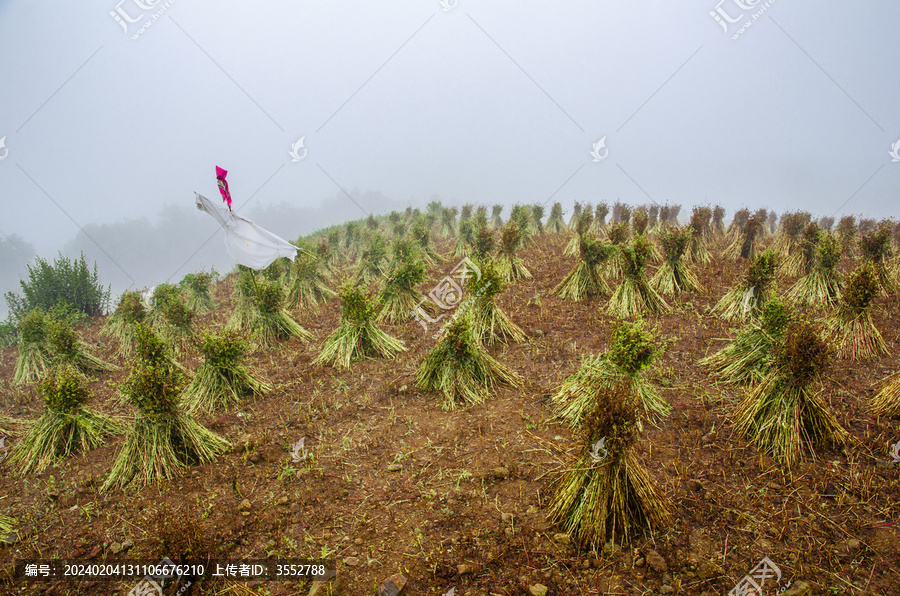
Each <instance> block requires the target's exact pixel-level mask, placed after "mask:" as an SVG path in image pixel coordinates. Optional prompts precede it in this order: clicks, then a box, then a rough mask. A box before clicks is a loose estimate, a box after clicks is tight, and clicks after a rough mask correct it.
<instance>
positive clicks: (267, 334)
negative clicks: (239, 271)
mask: <svg viewBox="0 0 900 596" xmlns="http://www.w3.org/2000/svg"><path fill="white" fill-rule="evenodd" d="M251 284H252V290H253V293H252V294H251V310H250V316H249V320H248V322H247V326H246V328H247V329H248V330H249V331H250V334H251V335H252V337H253V339H254V340H255V341H256V342H257V343H258V344H259V345H261V346H265V347H272V346H275V345H278V342H280V341H285V340H288V339H291V338H295V339H299V340H300V341H302V342H304V343H307V342H309V340H311V339H312V334H311V333H310V332H309V331H307V330H306V329H304V328H303V327H301V326H300V325H299V324H298V323H297V322H296V321H295V320H294V319H293V318H291V315H290V313H288V312H287V311H286V310H285V309H284V308H283V307H282V304H283V303H284V287H283V286H282V285H281V284H280V283H279V282H277V281H270V280H268V279H265V278H260V279H258V280H257V279H255V278H251ZM232 328H234V327H233V326H232Z"/></svg>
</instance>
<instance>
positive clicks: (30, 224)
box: [0, 0, 900, 283]
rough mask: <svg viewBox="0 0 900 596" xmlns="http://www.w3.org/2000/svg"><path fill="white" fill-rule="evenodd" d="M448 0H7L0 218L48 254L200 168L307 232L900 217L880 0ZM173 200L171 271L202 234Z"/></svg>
mask: <svg viewBox="0 0 900 596" xmlns="http://www.w3.org/2000/svg"><path fill="white" fill-rule="evenodd" d="M444 1H445V4H444V5H442V4H441V2H440V1H438V0H434V1H430V0H420V1H417V2H409V1H404V2H400V1H393V2H368V3H364V2H348V1H342V0H341V1H334V0H332V1H329V2H324V1H319V2H313V1H302V2H298V1H297V0H292V1H279V2H266V3H250V2H234V1H227V0H226V1H220V2H197V1H194V2H187V1H185V0H174V1H172V0H169V2H168V3H167V2H166V1H165V0H161V1H159V2H158V3H157V2H156V0H124V1H122V2H119V3H118V4H117V2H116V1H113V0H102V1H101V0H90V1H84V2H77V3H76V2H68V3H61V2H59V3H57V2H53V3H38V2H26V1H24V0H19V1H12V2H10V1H2V2H0V40H2V50H0V80H2V81H3V85H2V89H3V93H2V99H0V101H2V110H0V137H3V136H4V135H5V136H6V140H5V144H6V149H5V150H8V154H7V155H6V157H5V158H4V159H3V160H2V161H0V206H2V209H3V217H2V219H0V222H2V223H0V233H2V234H3V236H11V235H13V234H17V235H18V236H21V237H22V238H24V239H25V240H27V241H28V242H31V243H32V244H33V245H34V246H35V249H36V251H37V252H38V254H42V255H44V256H53V254H54V253H55V251H56V250H58V249H60V248H63V247H64V246H65V245H66V243H71V242H72V241H73V239H74V238H76V236H77V235H78V234H79V233H80V227H81V228H87V229H90V228H89V225H91V224H93V225H95V226H99V225H103V224H111V223H115V222H120V221H122V220H125V219H140V218H148V221H151V222H152V221H156V218H158V217H159V216H160V214H161V213H163V207H164V206H165V205H178V206H182V207H185V208H186V209H190V208H192V204H193V192H194V191H198V192H201V193H202V194H205V195H206V196H208V197H210V198H215V199H217V200H218V192H217V189H216V186H215V176H214V173H215V172H214V170H215V166H216V165H220V166H222V167H224V168H226V169H227V170H229V176H228V180H229V183H230V186H231V191H232V194H233V196H234V198H235V203H236V208H240V209H241V213H243V214H247V215H250V216H251V217H252V216H253V214H254V213H263V212H265V210H266V209H269V210H270V211H271V210H276V211H277V208H279V207H278V206H279V205H281V204H286V205H287V206H289V207H294V208H297V209H302V210H305V211H304V213H307V214H309V217H305V218H304V223H305V224H306V225H308V226H313V227H314V226H317V225H326V224H328V223H333V221H335V218H337V217H341V218H343V219H347V218H349V217H357V216H359V217H362V216H364V215H365V214H366V213H368V212H370V211H374V212H377V213H383V212H386V211H389V210H390V209H395V208H398V206H401V207H402V206H404V205H407V204H413V205H419V206H421V205H424V204H425V203H426V202H427V201H428V200H430V199H431V198H432V197H433V196H434V195H438V196H440V198H441V199H442V200H444V201H445V203H457V204H459V203H463V202H473V203H487V204H493V203H498V202H500V203H505V204H507V205H510V204H512V203H514V202H521V203H544V202H547V203H548V205H549V204H550V203H552V202H553V201H561V202H562V203H563V205H564V206H566V210H567V212H569V211H570V209H571V205H572V203H573V201H575V200H581V201H589V202H597V201H600V200H605V201H609V202H612V201H615V200H617V199H618V200H621V201H623V202H626V203H631V204H640V203H651V202H657V203H665V202H673V203H682V204H684V205H685V208H684V209H682V214H685V212H688V213H689V208H688V206H689V205H692V204H698V203H706V202H710V203H717V202H718V203H722V204H723V205H725V206H726V208H727V209H728V217H729V218H730V216H731V214H732V213H733V211H734V210H735V209H737V208H740V207H741V206H749V207H763V206H765V207H768V208H770V209H775V210H776V211H779V212H782V211H785V210H788V209H805V210H809V211H812V212H813V213H815V214H817V215H831V214H836V215H837V216H840V215H842V214H844V213H855V214H865V215H868V216H871V217H877V218H881V217H890V216H894V215H896V214H897V209H896V205H897V195H898V192H897V191H898V188H900V162H897V163H895V162H892V161H891V156H890V155H889V151H890V150H891V148H892V145H893V144H894V143H895V142H897V141H898V139H900V112H898V110H897V107H896V106H897V98H898V97H900V77H898V76H897V73H898V63H900V58H898V50H897V30H898V26H900V4H898V3H896V2H889V1H888V0H879V1H875V2H867V3H846V2H841V3H838V2H834V3H831V2H829V3H821V2H818V3H816V2H811V1H807V2H797V1H795V2H786V1H785V0H776V1H774V2H772V1H770V2H769V3H768V4H769V5H768V6H767V7H765V8H764V11H763V12H761V13H760V14H759V16H758V18H756V19H755V20H754V19H753V16H752V15H753V13H754V12H758V11H760V10H763V7H764V6H765V5H766V2H765V1H764V0H762V1H759V2H756V0H737V2H740V3H741V4H742V5H743V6H750V5H751V4H753V5H754V6H753V7H752V8H751V9H747V10H745V9H742V8H741V7H740V5H739V4H738V3H736V0H725V1H724V2H720V3H719V4H716V2H714V1H712V0H689V1H687V2H623V1H618V2H614V1H608V2H596V1H590V2H589V1H580V2H522V1H519V2H513V1H504V2H500V1H497V2H474V1H471V0H458V1H457V0H444ZM167 4H168V6H167ZM151 5H152V6H151ZM141 6H144V7H147V9H146V10H144V9H142V8H141ZM717 7H718V8H720V9H721V13H724V14H726V15H728V16H729V17H734V18H736V17H737V16H739V15H741V14H743V18H742V19H740V21H739V22H738V23H735V24H732V25H730V26H729V30H728V32H727V33H726V32H725V31H723V29H722V28H721V26H720V25H719V24H718V23H717V22H716V20H715V19H714V18H713V17H712V16H711V15H710V12H711V11H715V10H716V8H717ZM117 8H119V9H120V11H121V12H120V13H119V14H125V15H127V16H128V17H131V18H137V17H138V16H141V18H140V22H139V23H134V24H130V25H128V30H127V32H126V31H123V29H122V27H121V26H120V24H118V23H117V22H116V20H115V19H114V18H113V17H112V16H111V15H110V12H111V11H115V10H116V9H117ZM445 8H447V10H445ZM160 11H163V12H160ZM154 13H158V18H157V19H156V20H154V19H153V15H154ZM148 21H149V22H151V23H152V24H151V26H150V27H149V28H147V29H146V30H145V31H143V32H142V33H139V31H140V25H141V24H143V23H145V22H148ZM748 21H749V22H751V23H752V24H751V26H750V27H748V28H746V30H745V31H743V32H742V33H739V26H740V24H742V23H745V22H748ZM136 35H137V36H138V37H137V39H133V37H134V36H136ZM735 36H736V37H737V39H734V37H735ZM604 136H605V137H606V142H605V149H604V150H601V151H600V154H604V153H603V151H605V150H608V154H606V155H607V156H606V157H605V159H603V160H601V161H599V162H594V161H593V159H592V157H591V155H590V151H591V148H592V144H593V143H595V142H597V141H598V140H599V139H600V138H601V137H604ZM300 137H305V143H304V145H305V150H306V152H307V153H306V156H305V158H304V159H302V160H301V161H298V162H293V161H292V158H291V156H290V155H289V151H290V149H291V146H292V144H294V143H295V142H296V141H297V140H298V139H299V138H300ZM5 150H4V149H0V156H2V155H3V154H4V151H5ZM302 153H303V150H300V154H302ZM366 191H370V192H369V195H368V200H367V199H366V198H364V197H363V195H364V193H366ZM354 193H355V194H354ZM348 194H350V195H353V196H354V198H355V199H356V200H357V202H358V203H359V206H357V205H356V204H355V203H354V202H353V201H352V200H351V198H350V197H348V196H347V195H348ZM373 197H384V199H385V200H384V201H380V200H376V199H373ZM379 203H382V204H379ZM254 209H256V211H254ZM507 213H508V211H507ZM185 217H186V218H187V217H190V221H191V222H192V225H193V226H194V227H193V228H191V226H187V227H186V228H185V229H184V230H183V231H182V232H181V233H183V234H184V235H186V236H188V237H189V238H188V239H187V242H186V244H185V246H184V247H181V248H179V250H180V251H182V252H183V253H184V254H183V255H175V257H173V259H174V260H179V265H180V264H181V262H183V261H184V259H187V258H188V257H189V256H190V254H191V253H192V252H193V251H194V250H196V248H198V247H200V246H201V244H202V243H203V242H204V241H206V240H207V239H208V238H209V236H210V235H211V234H213V233H215V230H216V227H215V224H214V223H213V222H212V220H211V219H210V220H209V221H205V220H203V219H202V218H201V217H200V216H199V215H197V214H192V215H191V216H187V215H185ZM261 223H262V222H261ZM266 223H268V224H269V225H270V229H272V231H273V232H275V233H277V234H280V235H282V236H284V237H286V238H296V237H297V236H298V235H299V234H301V233H308V232H309V231H311V230H299V229H297V223H296V221H291V220H290V218H273V219H272V221H268V222H266ZM192 229H196V239H194V238H193V237H190V236H191V232H192ZM81 233H82V235H83V234H84V232H81ZM147 244H148V246H152V245H153V243H151V242H149V241H148V243H147ZM179 246H180V244H179ZM209 246H213V247H215V250H221V239H216V240H214V242H211V243H210V245H209ZM204 250H208V247H207V248H205V249H204ZM223 252H224V251H223ZM203 254H212V253H203ZM112 256H113V258H114V257H115V255H112ZM181 256H183V257H184V259H181ZM148 258H150V259H152V258H153V257H152V255H148ZM208 258H210V259H212V258H214V256H210V257H208ZM191 264H192V265H193V266H199V265H202V263H201V262H197V261H196V259H195V261H192V262H191ZM123 268H124V269H130V270H129V271H128V272H127V273H128V274H129V276H130V277H132V278H134V279H135V280H137V282H139V283H149V281H151V280H147V279H146V276H142V274H141V271H140V270H141V267H140V265H139V264H136V263H133V262H130V263H128V266H127V267H123ZM172 268H173V269H174V268H177V266H173V267H172ZM185 272H186V271H182V272H180V273H179V277H180V275H183V274H184V273H185ZM154 275H159V276H161V275H162V274H156V273H155V274H154ZM152 281H161V280H159V279H155V280H152Z"/></svg>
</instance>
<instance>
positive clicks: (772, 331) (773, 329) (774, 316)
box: [699, 296, 795, 385]
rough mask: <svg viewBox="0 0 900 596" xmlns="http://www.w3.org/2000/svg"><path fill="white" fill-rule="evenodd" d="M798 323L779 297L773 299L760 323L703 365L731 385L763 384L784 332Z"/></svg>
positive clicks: (750, 326)
mask: <svg viewBox="0 0 900 596" xmlns="http://www.w3.org/2000/svg"><path fill="white" fill-rule="evenodd" d="M794 319H795V315H794V313H793V312H792V311H791V310H790V308H788V306H786V305H785V303H784V302H782V300H781V299H780V298H779V297H778V296H773V297H772V298H771V299H770V300H769V301H768V302H766V305H765V306H764V307H762V310H761V312H760V315H759V320H758V321H752V322H751V323H749V324H748V325H747V326H746V327H744V329H742V330H740V331H738V334H737V337H735V338H734V339H733V340H732V341H731V343H729V344H728V345H727V346H725V347H724V348H722V349H721V350H719V351H718V352H716V353H715V354H712V355H711V356H707V357H706V358H703V359H701V360H700V361H699V364H700V366H703V367H706V368H708V369H709V370H710V373H711V374H712V376H713V377H714V378H715V379H716V380H718V381H719V382H722V383H726V384H729V385H744V384H747V385H753V384H756V383H760V382H762V381H763V379H765V378H766V377H767V376H768V375H769V373H770V372H771V370H772V363H773V362H774V358H775V356H774V353H775V348H776V346H778V345H779V343H780V342H781V341H782V339H783V337H784V331H785V329H786V328H787V326H788V325H789V324H790V323H791V322H792V321H793V320H794Z"/></svg>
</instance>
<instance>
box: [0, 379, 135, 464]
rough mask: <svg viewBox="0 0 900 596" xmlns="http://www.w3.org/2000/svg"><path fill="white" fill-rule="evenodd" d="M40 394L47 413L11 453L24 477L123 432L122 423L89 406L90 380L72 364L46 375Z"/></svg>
mask: <svg viewBox="0 0 900 596" xmlns="http://www.w3.org/2000/svg"><path fill="white" fill-rule="evenodd" d="M40 392H41V394H42V395H43V396H44V408H45V409H44V413H43V414H42V415H41V417H40V418H38V419H37V420H36V421H34V422H33V423H31V424H29V425H28V428H27V430H26V432H25V435H24V436H23V437H22V440H21V441H19V442H18V443H16V445H15V447H13V449H12V453H11V454H10V463H11V464H12V465H13V466H14V467H15V468H16V469H18V470H19V472H21V473H22V474H28V473H30V472H41V471H43V470H45V469H46V468H47V467H48V466H50V465H51V464H52V463H54V462H55V461H56V460H57V459H58V458H62V457H69V456H70V455H72V454H74V453H75V452H76V451H79V450H80V451H88V450H91V449H94V448H96V447H99V446H100V445H101V444H102V443H103V439H104V438H105V437H107V436H111V435H114V434H117V433H118V432H120V431H121V425H120V424H119V422H117V421H116V420H114V419H113V418H110V417H109V416H105V415H103V414H99V413H97V412H95V411H93V410H91V409H90V408H88V407H87V406H85V403H86V402H87V401H88V398H89V397H90V394H89V392H88V388H87V381H86V380H85V378H84V376H82V375H81V373H79V371H78V370H77V369H76V368H75V367H74V366H72V365H70V364H61V365H60V366H58V367H56V368H54V369H53V371H51V372H50V373H49V374H47V375H45V376H44V378H43V380H42V381H41V387H40Z"/></svg>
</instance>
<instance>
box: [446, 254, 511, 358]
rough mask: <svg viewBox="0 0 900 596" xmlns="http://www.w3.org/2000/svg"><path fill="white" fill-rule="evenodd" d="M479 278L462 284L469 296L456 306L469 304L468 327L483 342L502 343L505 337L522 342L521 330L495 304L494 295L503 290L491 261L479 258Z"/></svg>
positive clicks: (499, 274) (502, 282)
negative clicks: (470, 320) (470, 316)
mask: <svg viewBox="0 0 900 596" xmlns="http://www.w3.org/2000/svg"><path fill="white" fill-rule="evenodd" d="M479 268H480V270H481V278H480V279H478V280H477V281H476V280H474V279H472V280H470V281H469V282H468V283H467V284H466V292H468V294H469V296H470V298H469V301H467V302H464V303H463V304H462V305H461V306H460V309H463V308H469V307H470V308H471V310H472V330H473V332H474V334H475V336H476V338H477V339H478V341H480V342H481V343H483V344H488V345H489V344H493V343H494V342H503V343H506V342H507V341H508V340H511V341H514V342H523V341H525V340H526V339H528V338H527V336H526V335H525V332H524V331H522V329H521V328H520V327H519V326H518V325H516V324H515V323H513V322H512V319H510V318H509V316H508V315H507V314H506V313H505V312H504V311H503V309H502V308H500V305H499V304H497V300H496V297H497V296H498V295H499V294H500V292H502V291H503V288H504V287H505V285H506V284H505V282H504V281H503V275H502V274H501V273H500V271H499V269H498V267H497V266H496V264H495V263H494V261H492V260H490V259H488V258H485V259H482V260H481V261H480V262H479Z"/></svg>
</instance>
